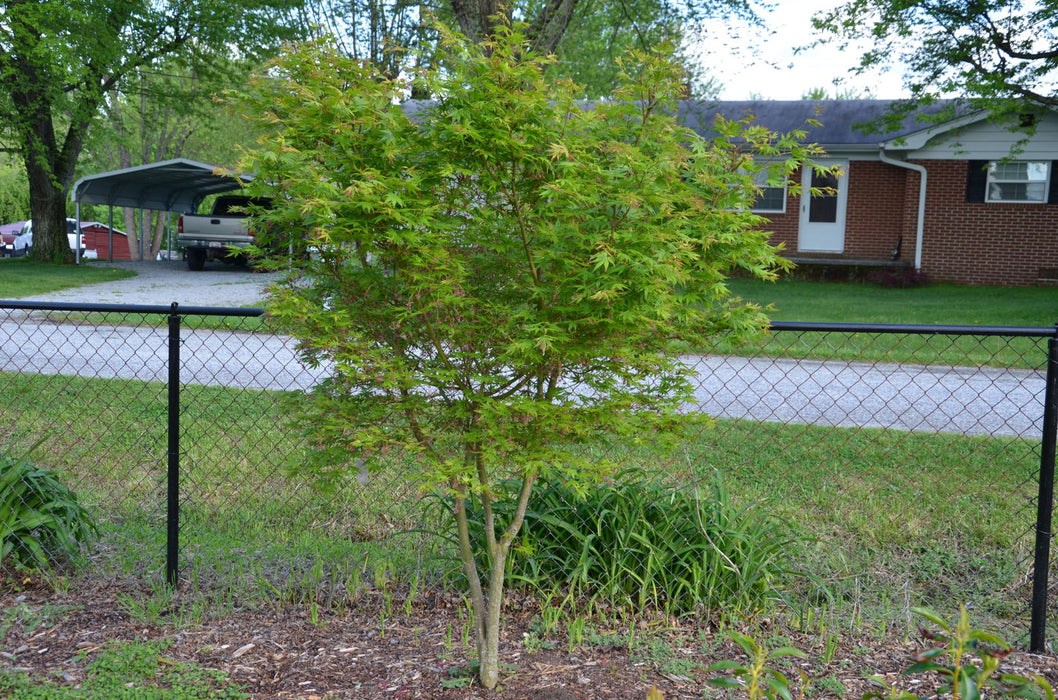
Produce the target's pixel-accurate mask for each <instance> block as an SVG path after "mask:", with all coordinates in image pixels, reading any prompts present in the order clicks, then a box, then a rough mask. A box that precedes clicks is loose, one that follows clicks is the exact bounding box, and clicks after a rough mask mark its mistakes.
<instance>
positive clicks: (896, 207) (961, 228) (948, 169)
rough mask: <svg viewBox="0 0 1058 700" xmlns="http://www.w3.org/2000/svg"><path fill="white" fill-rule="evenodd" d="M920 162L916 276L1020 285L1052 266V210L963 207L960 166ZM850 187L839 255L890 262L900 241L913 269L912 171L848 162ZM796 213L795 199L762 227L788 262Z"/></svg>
mask: <svg viewBox="0 0 1058 700" xmlns="http://www.w3.org/2000/svg"><path fill="white" fill-rule="evenodd" d="M913 162H914V161H913ZM918 164H920V165H924V166H925V167H926V169H927V178H928V192H927V195H926V222H925V234H924V236H923V246H922V270H923V272H925V273H926V274H927V275H928V276H929V278H930V279H931V280H933V281H936V282H955V283H958V284H988V285H1017V286H1025V285H1032V284H1036V283H1037V281H1038V278H1039V273H1040V270H1041V269H1043V268H1050V269H1056V268H1058V204H1055V205H1052V204H991V203H969V202H967V201H966V168H967V164H966V161H964V160H943V161H935V160H931V161H919V162H918ZM1053 176H1054V177H1058V173H1054V174H1053ZM797 177H800V176H799V175H798V176H797ZM848 183H849V184H848V187H849V193H848V209H847V219H846V232H845V252H844V253H843V254H842V255H841V256H837V257H842V258H854V259H863V260H889V259H890V255H891V252H892V250H893V248H894V247H895V245H896V242H897V240H898V239H899V238H900V237H901V236H902V237H903V241H902V246H901V253H900V257H899V258H898V259H899V260H903V261H906V262H910V263H913V262H914V260H915V236H916V219H917V215H918V193H919V175H918V173H916V172H914V171H911V170H908V169H906V168H899V167H896V166H893V165H888V164H885V163H882V162H879V161H852V162H851V164H850V166H849V179H848ZM799 208H800V200H799V198H797V197H793V196H791V197H789V198H788V201H787V205H786V212H787V213H785V214H772V215H769V216H768V218H769V220H770V222H769V224H767V225H766V226H765V228H767V230H769V231H772V232H773V235H772V238H771V241H772V243H774V244H778V243H785V250H784V253H785V254H786V255H790V256H796V255H797V228H798V219H799V217H798V212H799ZM813 257H818V256H813Z"/></svg>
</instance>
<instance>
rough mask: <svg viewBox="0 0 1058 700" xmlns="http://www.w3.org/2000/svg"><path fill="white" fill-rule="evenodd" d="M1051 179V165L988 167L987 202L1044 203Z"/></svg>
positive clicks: (1024, 163) (1019, 162)
mask: <svg viewBox="0 0 1058 700" xmlns="http://www.w3.org/2000/svg"><path fill="white" fill-rule="evenodd" d="M1050 177H1051V164H1050V162H1049V161H1027V160H1012V161H993V162H991V163H989V164H988V184H987V186H986V188H985V193H986V196H985V201H987V202H1039V203H1044V202H1046V201H1047V191H1048V188H1049V185H1050Z"/></svg>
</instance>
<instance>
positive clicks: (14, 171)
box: [0, 154, 29, 223]
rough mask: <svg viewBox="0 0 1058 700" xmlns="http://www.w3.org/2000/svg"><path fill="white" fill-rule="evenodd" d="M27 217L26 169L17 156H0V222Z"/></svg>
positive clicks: (27, 190) (10, 221) (27, 191)
mask: <svg viewBox="0 0 1058 700" xmlns="http://www.w3.org/2000/svg"><path fill="white" fill-rule="evenodd" d="M28 218H29V188H27V187H26V170H25V168H24V167H22V164H21V163H19V162H18V159H17V158H14V157H12V156H11V155H10V154H5V155H4V156H3V157H2V158H0V222H3V223H14V222H15V221H23V220H25V219H28Z"/></svg>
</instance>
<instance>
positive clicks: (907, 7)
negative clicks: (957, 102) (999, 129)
mask: <svg viewBox="0 0 1058 700" xmlns="http://www.w3.org/2000/svg"><path fill="white" fill-rule="evenodd" d="M813 23H814V24H815V26H816V28H817V29H821V30H823V31H825V32H827V33H829V34H830V35H832V40H836V41H838V42H840V43H841V44H842V45H843V46H845V47H847V46H848V45H849V44H850V42H852V41H856V40H863V39H868V40H869V41H871V42H873V47H872V48H870V49H869V50H867V51H865V52H864V53H863V54H862V56H861V60H860V67H861V69H864V70H865V69H868V68H872V67H876V66H883V67H884V66H890V67H892V66H900V67H901V68H902V70H903V71H904V81H905V84H906V86H907V87H908V89H909V90H910V92H911V96H912V99H911V100H910V101H909V104H908V105H907V106H908V108H913V107H914V105H916V104H921V103H930V102H933V101H935V100H936V99H937V98H939V97H944V96H960V97H963V98H965V99H966V100H968V101H969V102H971V103H973V104H974V105H975V106H979V107H984V108H988V109H990V110H992V111H993V112H995V113H996V114H997V115H1008V116H1015V115H1018V114H1020V113H1022V112H1024V111H1025V105H1026V103H1035V104H1038V105H1046V106H1049V107H1053V106H1056V105H1058V82H1056V75H1055V69H1056V68H1058V37H1056V35H1055V30H1056V27H1058V3H1056V2H1054V0H1038V1H1037V0H1032V1H1031V2H1023V1H1022V0H989V1H988V2H983V1H980V0H974V1H970V2H968V1H967V0H914V1H912V2H907V1H899V2H898V1H894V0H858V1H857V2H850V3H847V4H845V5H842V6H840V7H838V8H836V9H834V10H831V11H827V12H824V13H821V14H820V15H818V16H816V17H815V18H814V19H813Z"/></svg>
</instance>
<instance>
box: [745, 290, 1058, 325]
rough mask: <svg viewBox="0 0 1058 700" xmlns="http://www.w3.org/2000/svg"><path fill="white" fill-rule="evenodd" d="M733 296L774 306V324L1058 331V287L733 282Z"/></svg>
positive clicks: (772, 314) (772, 315)
mask: <svg viewBox="0 0 1058 700" xmlns="http://www.w3.org/2000/svg"><path fill="white" fill-rule="evenodd" d="M729 287H730V288H731V292H732V293H733V294H735V295H736V296H740V297H742V298H744V299H746V300H748V301H752V302H755V303H757V304H761V305H763V306H768V305H771V306H773V307H774V311H772V312H771V314H770V316H771V318H772V319H773V320H775V321H813V322H818V323H908V324H928V325H958V326H962V325H966V326H1029V327H1053V326H1054V325H1055V324H1056V323H1058V288H1053V287H967V286H958V285H952V284H935V285H927V286H924V287H909V288H906V289H886V288H883V287H880V286H877V285H873V284H866V283H862V284H860V283H851V282H850V283H842V282H810V281H806V280H796V279H782V280H779V281H778V282H762V281H760V280H750V279H733V280H731V281H730V283H729Z"/></svg>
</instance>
